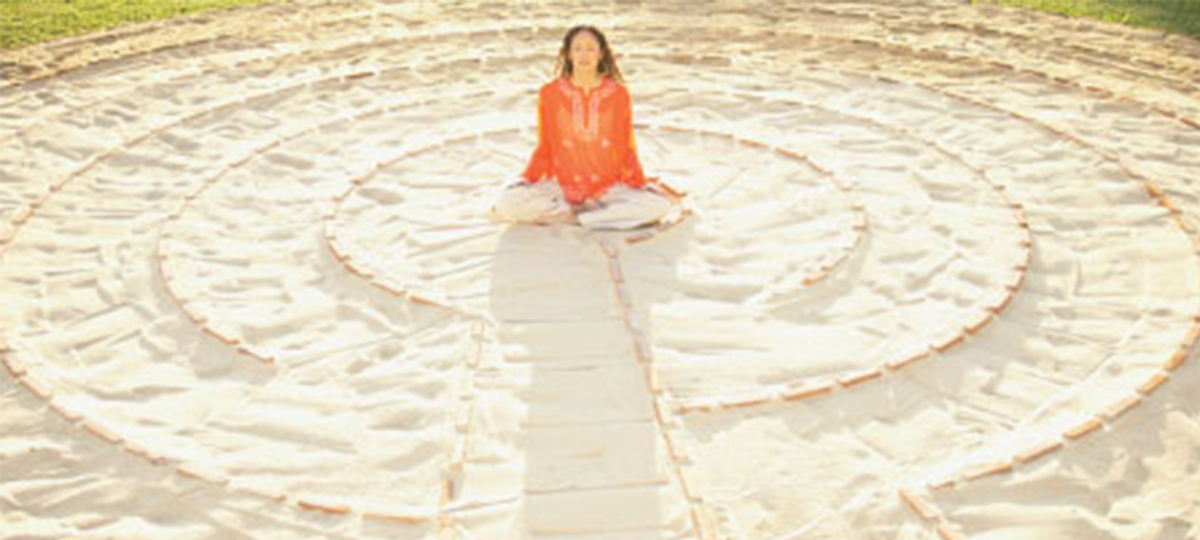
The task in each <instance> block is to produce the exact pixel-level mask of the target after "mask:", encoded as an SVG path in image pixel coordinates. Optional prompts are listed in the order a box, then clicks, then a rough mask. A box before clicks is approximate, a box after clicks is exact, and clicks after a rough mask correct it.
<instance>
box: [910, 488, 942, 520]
mask: <svg viewBox="0 0 1200 540" xmlns="http://www.w3.org/2000/svg"><path fill="white" fill-rule="evenodd" d="M900 498H901V499H903V500H904V503H905V504H907V505H908V507H909V508H911V509H912V510H913V512H916V513H917V515H918V516H921V519H924V520H925V521H932V520H935V519H937V518H938V516H940V515H941V512H939V511H938V510H937V508H935V507H934V506H933V505H932V504H930V503H929V501H926V500H925V499H924V498H923V497H921V496H920V495H917V494H916V493H913V492H912V491H909V490H907V489H901V490H900Z"/></svg>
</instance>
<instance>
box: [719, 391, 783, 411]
mask: <svg viewBox="0 0 1200 540" xmlns="http://www.w3.org/2000/svg"><path fill="white" fill-rule="evenodd" d="M770 402H771V396H770V395H769V394H762V395H756V396H742V397H731V398H726V399H722V400H721V408H722V409H739V408H743V407H755V406H758V405H765V404H767V403H770Z"/></svg>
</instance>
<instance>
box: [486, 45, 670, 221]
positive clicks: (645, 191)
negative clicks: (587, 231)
mask: <svg viewBox="0 0 1200 540" xmlns="http://www.w3.org/2000/svg"><path fill="white" fill-rule="evenodd" d="M556 71H557V72H558V77H557V78H555V79H554V80H552V81H550V82H548V83H546V84H545V85H543V86H542V88H541V90H540V91H539V92H538V145H537V148H536V149H535V150H534V152H533V155H532V156H531V157H530V160H529V164H528V166H526V168H525V172H524V173H522V174H521V178H520V179H519V180H518V181H517V182H516V183H514V184H512V185H509V186H506V187H505V188H504V189H503V190H502V191H501V192H500V194H499V196H498V197H497V198H496V201H495V203H494V204H493V205H492V209H491V214H492V217H493V218H495V219H497V220H500V221H506V222H522V221H523V222H533V223H579V224H582V225H583V226H585V227H591V228H607V229H623V228H634V227H639V226H642V225H647V224H651V223H654V222H656V221H658V220H659V219H660V218H662V217H663V216H665V215H666V214H668V213H670V212H671V210H672V209H673V208H674V207H675V203H676V202H677V200H676V199H677V198H676V195H677V194H675V193H674V192H672V191H671V190H669V189H668V188H666V187H665V186H663V185H662V184H660V183H658V182H657V181H656V180H654V179H649V180H647V178H646V177H645V176H643V174H642V166H641V164H640V162H639V161H638V156H637V144H636V141H635V140H634V135H633V114H632V102H631V100H630V98H629V92H628V91H627V90H626V88H625V86H624V79H623V78H622V77H621V71H620V69H619V68H618V67H617V62H616V60H615V59H614V58H613V54H612V50H611V49H609V47H608V41H607V40H606V39H605V38H604V34H603V33H601V32H600V30H598V29H596V28H595V27H592V26H576V27H574V28H571V29H570V30H569V31H567V34H566V36H564V37H563V42H562V48H561V49H560V50H559V53H558V62H557V66H556Z"/></svg>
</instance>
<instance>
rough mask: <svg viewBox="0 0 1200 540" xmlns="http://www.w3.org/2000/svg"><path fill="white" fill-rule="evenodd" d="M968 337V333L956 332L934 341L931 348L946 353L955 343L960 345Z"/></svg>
mask: <svg viewBox="0 0 1200 540" xmlns="http://www.w3.org/2000/svg"><path fill="white" fill-rule="evenodd" d="M964 339H966V333H964V332H955V333H954V334H953V335H950V336H947V337H944V338H942V339H941V340H940V342H937V343H934V344H933V345H932V346H931V348H932V349H933V350H935V351H937V352H939V353H944V352H946V351H947V350H949V349H950V348H951V347H954V346H955V345H959V344H961V343H962V342H963V340H964Z"/></svg>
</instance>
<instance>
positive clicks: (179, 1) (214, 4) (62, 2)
mask: <svg viewBox="0 0 1200 540" xmlns="http://www.w3.org/2000/svg"><path fill="white" fill-rule="evenodd" d="M268 1H271V0H0V49H10V48H14V47H20V46H22V45H28V44H31V43H41V42H43V41H50V40H54V39H58V38H62V37H67V36H76V35H80V34H86V33H88V32H97V31H100V30H106V29H109V28H113V27H115V26H119V25H122V24H126V23H131V22H141V21H151V20H156V19H165V18H168V17H176V16H179V15H185V14H189V13H198V12H201V11H209V10H214V9H222V8H229V7H234V6H245V5H253V4H262V3H265V2H268Z"/></svg>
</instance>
